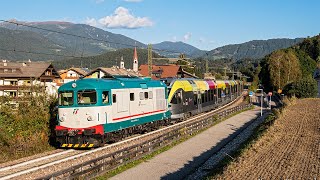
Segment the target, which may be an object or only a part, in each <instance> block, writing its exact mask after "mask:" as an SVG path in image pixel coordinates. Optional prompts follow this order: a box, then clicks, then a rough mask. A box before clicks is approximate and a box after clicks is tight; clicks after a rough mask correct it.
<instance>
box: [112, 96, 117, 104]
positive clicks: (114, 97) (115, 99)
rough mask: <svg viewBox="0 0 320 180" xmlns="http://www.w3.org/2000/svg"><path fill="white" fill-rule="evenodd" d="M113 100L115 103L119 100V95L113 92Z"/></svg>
mask: <svg viewBox="0 0 320 180" xmlns="http://www.w3.org/2000/svg"><path fill="white" fill-rule="evenodd" d="M112 102H113V103H116V102H117V95H116V94H112Z"/></svg>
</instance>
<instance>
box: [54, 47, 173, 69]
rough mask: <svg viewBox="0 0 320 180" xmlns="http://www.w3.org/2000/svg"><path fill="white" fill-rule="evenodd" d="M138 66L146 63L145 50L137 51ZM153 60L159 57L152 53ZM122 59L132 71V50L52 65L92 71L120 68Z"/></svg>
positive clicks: (162, 61)
mask: <svg viewBox="0 0 320 180" xmlns="http://www.w3.org/2000/svg"><path fill="white" fill-rule="evenodd" d="M137 53H138V61H139V66H140V65H141V64H146V63H147V62H148V60H147V59H148V51H147V50H146V49H137ZM152 56H153V57H155V58H158V57H161V56H159V55H158V54H155V53H153V55H152ZM121 57H123V61H124V66H125V68H127V69H132V64H133V48H125V49H119V50H116V51H111V52H107V53H104V54H101V55H98V56H90V57H83V58H73V59H66V60H63V61H54V62H53V65H54V67H55V68H57V69H66V68H70V67H85V68H89V69H94V68H97V67H112V66H120V60H121ZM166 62H167V61H165V60H159V61H155V62H154V63H156V64H163V63H166Z"/></svg>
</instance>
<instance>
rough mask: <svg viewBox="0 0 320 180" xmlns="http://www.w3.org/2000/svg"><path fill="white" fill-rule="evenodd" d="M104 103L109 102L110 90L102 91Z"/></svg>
mask: <svg viewBox="0 0 320 180" xmlns="http://www.w3.org/2000/svg"><path fill="white" fill-rule="evenodd" d="M102 103H103V104H108V103H109V91H103V92H102Z"/></svg>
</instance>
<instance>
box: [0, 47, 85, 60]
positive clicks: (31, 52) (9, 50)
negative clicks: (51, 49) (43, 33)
mask: <svg viewBox="0 0 320 180" xmlns="http://www.w3.org/2000/svg"><path fill="white" fill-rule="evenodd" d="M0 51H8V52H18V53H29V54H38V55H48V56H60V57H72V58H80V57H77V56H71V55H70V56H69V55H62V54H51V53H40V52H33V51H24V50H16V49H13V50H11V49H2V48H0Z"/></svg>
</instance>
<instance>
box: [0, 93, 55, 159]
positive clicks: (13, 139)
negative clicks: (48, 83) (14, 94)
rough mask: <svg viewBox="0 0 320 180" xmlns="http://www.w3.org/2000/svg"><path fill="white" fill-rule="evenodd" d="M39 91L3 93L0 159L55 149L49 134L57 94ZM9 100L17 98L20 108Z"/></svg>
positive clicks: (0, 117) (0, 110)
mask: <svg viewBox="0 0 320 180" xmlns="http://www.w3.org/2000/svg"><path fill="white" fill-rule="evenodd" d="M36 94H37V95H27V96H23V97H19V98H10V97H0V151H1V154H0V157H1V156H2V158H1V160H0V162H1V161H2V162H4V161H8V160H11V159H16V158H20V157H23V156H27V155H32V154H35V153H39V152H43V151H46V150H48V149H51V146H50V144H49V138H50V134H51V130H50V129H52V127H53V126H52V121H53V118H54V116H55V114H54V113H53V112H52V110H53V107H54V104H55V103H56V98H55V97H50V96H48V95H46V94H42V95H41V94H39V93H36ZM9 102H17V103H18V105H17V108H15V109H13V108H12V103H11V104H10V103H9ZM53 123H54V122H53ZM50 127H51V128H50Z"/></svg>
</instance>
